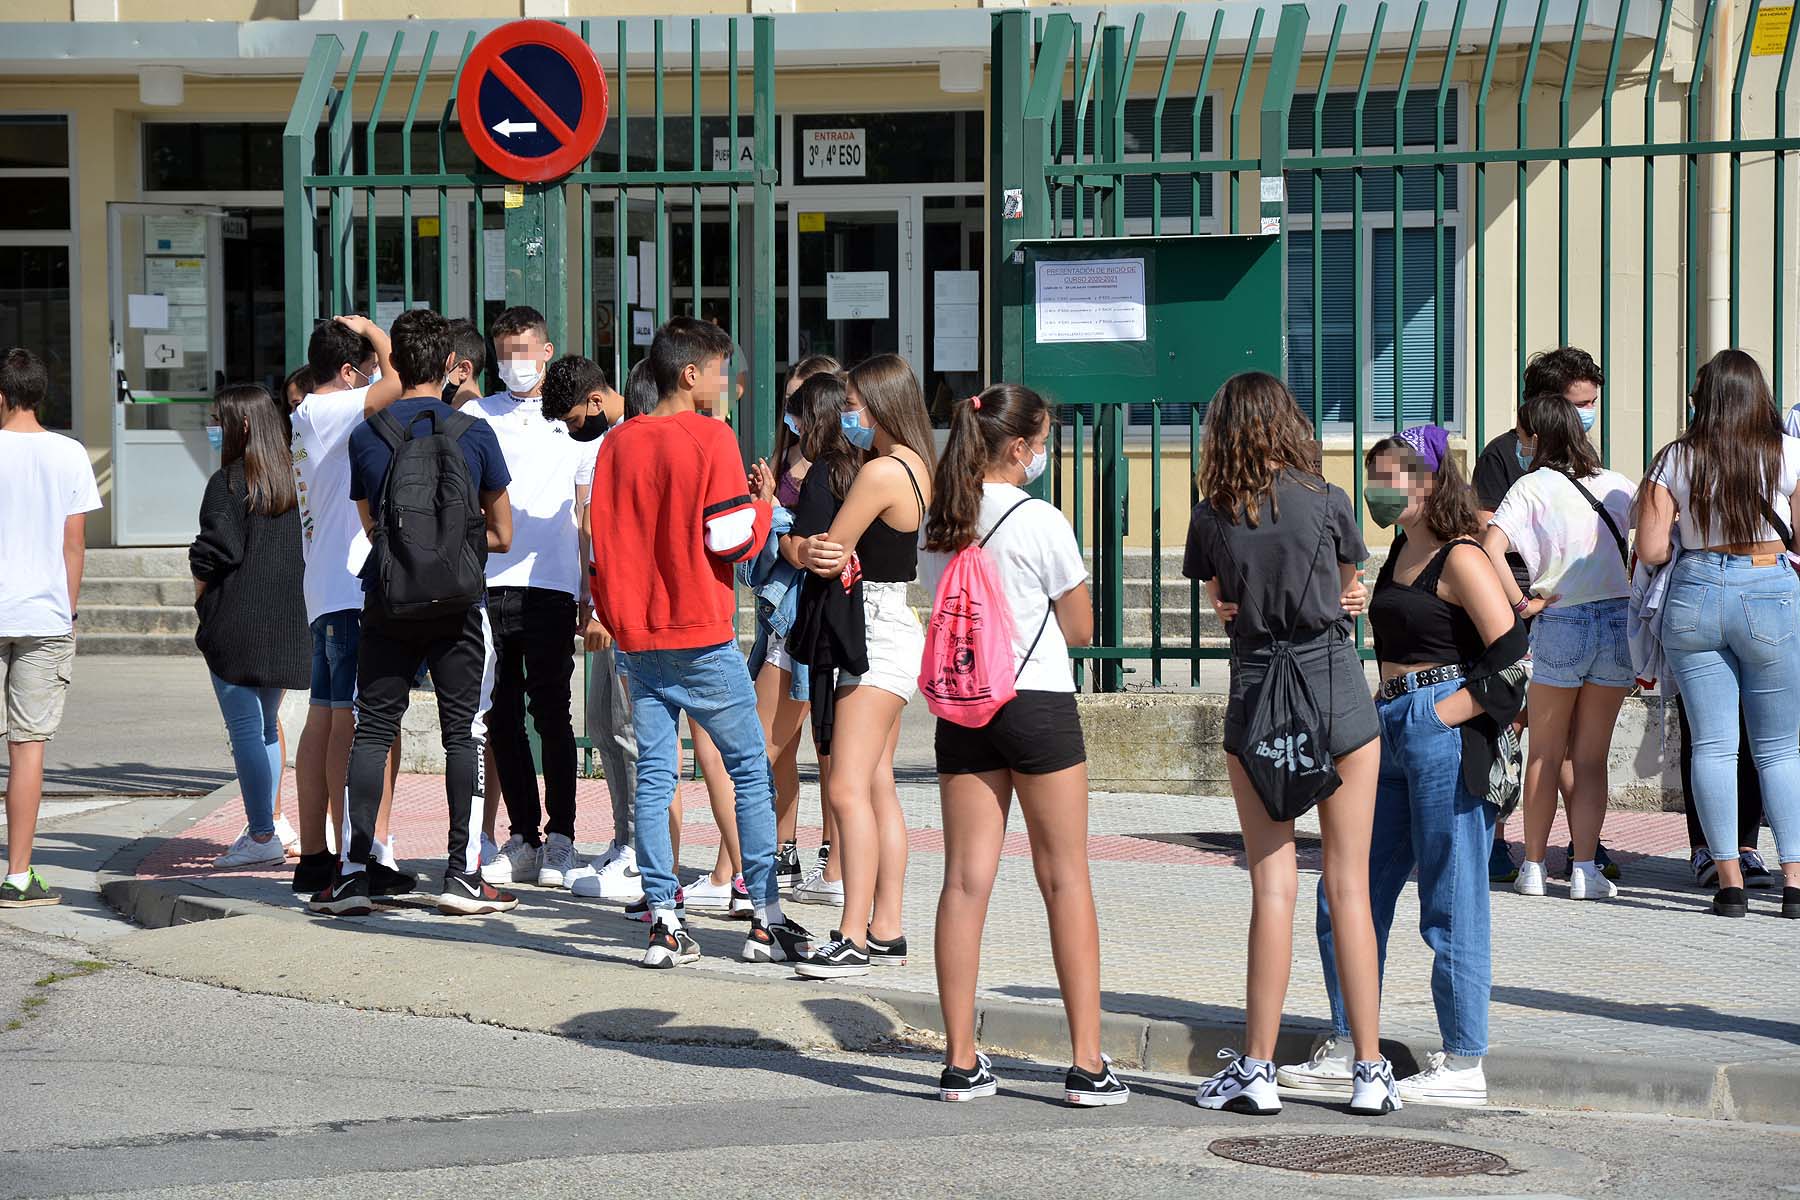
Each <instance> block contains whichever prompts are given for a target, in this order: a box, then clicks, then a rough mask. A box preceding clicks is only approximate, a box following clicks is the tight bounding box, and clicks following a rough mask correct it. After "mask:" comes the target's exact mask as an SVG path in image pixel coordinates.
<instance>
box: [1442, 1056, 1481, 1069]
mask: <svg viewBox="0 0 1800 1200" xmlns="http://www.w3.org/2000/svg"><path fill="white" fill-rule="evenodd" d="M1480 1065H1481V1055H1479V1054H1446V1055H1444V1067H1445V1069H1446V1070H1451V1071H1472V1070H1474V1069H1475V1068H1476V1067H1479V1066H1480Z"/></svg>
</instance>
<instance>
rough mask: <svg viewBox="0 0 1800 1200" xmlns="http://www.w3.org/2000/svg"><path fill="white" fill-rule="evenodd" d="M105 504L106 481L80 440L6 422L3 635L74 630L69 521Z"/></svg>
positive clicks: (1, 448)
mask: <svg viewBox="0 0 1800 1200" xmlns="http://www.w3.org/2000/svg"><path fill="white" fill-rule="evenodd" d="M99 507H100V488H99V486H98V485H96V484H95V482H94V468H93V466H92V464H90V463H89V462H88V453H87V450H86V448H84V447H83V446H82V444H81V443H80V442H78V441H76V440H74V439H73V438H66V437H64V436H62V435H61V434H59V433H50V432H44V433H16V432H8V431H6V430H0V637H65V636H67V635H68V634H69V633H70V632H71V631H72V630H73V628H74V622H73V621H72V620H71V617H70V611H69V570H68V567H67V566H66V565H65V564H64V563H63V527H64V525H65V524H67V522H68V519H69V518H70V517H72V516H74V515H75V514H76V513H85V512H93V511H94V510H95V509H96V508H99Z"/></svg>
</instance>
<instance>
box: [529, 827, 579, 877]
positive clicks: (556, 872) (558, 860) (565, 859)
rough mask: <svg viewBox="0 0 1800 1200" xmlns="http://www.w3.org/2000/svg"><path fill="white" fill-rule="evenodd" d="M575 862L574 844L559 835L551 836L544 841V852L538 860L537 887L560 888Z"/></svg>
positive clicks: (573, 867)
mask: <svg viewBox="0 0 1800 1200" xmlns="http://www.w3.org/2000/svg"><path fill="white" fill-rule="evenodd" d="M576 862H577V859H576V858H575V843H574V842H571V841H570V840H569V839H568V838H566V837H564V836H563V835H562V834H560V833H553V834H551V835H550V836H549V837H547V838H545V839H544V850H543V853H542V854H541V855H540V856H539V858H538V873H537V885H538V886H539V887H546V888H559V887H562V886H563V884H564V882H565V881H566V878H567V876H568V874H569V872H571V871H573V870H574V869H575V864H576Z"/></svg>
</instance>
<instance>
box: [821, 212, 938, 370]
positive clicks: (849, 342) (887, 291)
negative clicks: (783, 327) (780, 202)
mask: <svg viewBox="0 0 1800 1200" xmlns="http://www.w3.org/2000/svg"><path fill="white" fill-rule="evenodd" d="M916 226H917V222H916V221H915V219H914V202H913V200H912V199H911V198H909V197H896V198H894V199H881V198H875V197H869V196H851V197H844V198H829V199H806V200H799V199H794V200H790V202H789V207H788V281H789V294H790V297H791V304H792V307H791V312H792V317H793V319H792V321H791V323H790V324H789V326H788V361H789V362H790V363H794V362H798V361H800V360H801V359H803V358H805V357H806V356H807V355H809V354H829V355H831V356H832V357H833V358H835V359H837V360H838V361H839V362H841V363H843V364H844V365H845V366H846V367H849V366H854V365H855V364H857V363H859V362H861V361H862V360H863V359H865V358H869V357H872V356H873V355H877V354H899V355H902V356H904V357H905V358H906V359H907V360H908V361H909V362H910V363H911V364H912V368H913V371H914V372H915V373H919V369H920V365H921V364H920V362H919V353H918V346H917V342H918V335H917V308H918V303H919V288H918V284H917V280H916V278H915V267H914V263H915V261H916V256H915V255H914V252H913V237H914V233H913V231H914V229H915V228H916Z"/></svg>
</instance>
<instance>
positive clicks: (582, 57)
mask: <svg viewBox="0 0 1800 1200" xmlns="http://www.w3.org/2000/svg"><path fill="white" fill-rule="evenodd" d="M606 100H607V96H606V73H605V72H604V71H602V70H601V69H600V60H599V59H598V58H597V57H595V55H594V51H593V48H592V47H590V46H589V45H588V44H587V43H586V42H584V41H582V40H581V38H580V37H578V36H577V35H576V34H575V33H573V32H571V31H570V30H568V29H566V28H564V27H563V26H561V25H558V24H556V23H554V22H552V21H513V22H511V23H509V24H506V25H502V26H501V27H500V28H498V29H496V30H494V31H493V32H492V33H490V34H488V35H487V36H486V37H484V38H482V39H481V41H479V42H477V43H476V45H475V50H474V53H472V54H470V55H469V61H468V63H467V65H466V66H464V68H463V74H462V82H461V84H460V85H458V87H457V91H456V109H457V115H458V117H459V118H460V119H461V121H462V129H463V136H464V137H466V138H467V139H468V141H469V146H470V148H471V149H473V150H474V151H475V156H476V157H477V158H479V159H480V160H481V161H482V162H484V163H486V164H487V165H488V166H489V167H491V168H492V169H493V170H494V171H496V172H497V173H499V174H500V175H503V176H505V177H506V178H508V179H514V180H518V181H519V182H521V183H543V182H546V181H548V180H551V179H558V178H561V177H562V176H564V175H567V174H568V173H569V172H570V171H573V170H574V169H575V168H576V167H579V166H580V165H581V164H582V163H584V162H585V161H587V157H588V155H589V154H591V153H593V150H594V146H595V144H596V143H598V142H599V140H600V131H601V130H602V129H604V128H605V127H606Z"/></svg>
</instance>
